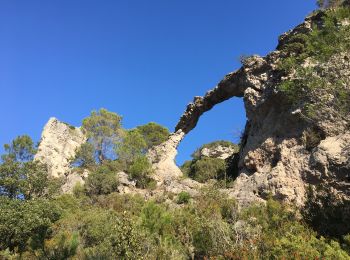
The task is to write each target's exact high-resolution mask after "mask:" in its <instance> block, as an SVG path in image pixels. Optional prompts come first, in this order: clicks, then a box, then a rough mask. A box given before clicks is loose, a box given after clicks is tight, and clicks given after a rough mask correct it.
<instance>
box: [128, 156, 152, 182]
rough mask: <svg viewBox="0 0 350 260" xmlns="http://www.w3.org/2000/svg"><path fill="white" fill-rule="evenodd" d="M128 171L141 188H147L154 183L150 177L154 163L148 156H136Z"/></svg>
mask: <svg viewBox="0 0 350 260" xmlns="http://www.w3.org/2000/svg"><path fill="white" fill-rule="evenodd" d="M128 172H129V174H130V177H131V179H133V180H136V186H137V187H139V188H147V187H149V185H153V183H154V181H152V179H151V178H150V174H151V173H152V165H151V163H150V162H149V160H148V159H147V157H146V156H139V157H138V158H136V159H135V160H134V162H133V163H132V164H131V166H130V168H129V170H128Z"/></svg>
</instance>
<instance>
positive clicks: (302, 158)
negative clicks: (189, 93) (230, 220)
mask: <svg viewBox="0 0 350 260" xmlns="http://www.w3.org/2000/svg"><path fill="white" fill-rule="evenodd" d="M321 17H322V12H320V13H319V14H317V15H311V16H310V17H307V18H306V19H305V21H304V23H302V24H300V25H299V26H297V27H296V28H295V29H293V30H291V31H289V32H287V33H285V34H283V35H282V36H281V37H280V39H279V45H278V47H277V50H276V51H274V52H272V53H270V54H269V55H267V56H266V57H259V56H253V57H250V58H248V59H246V60H245V61H244V62H243V66H242V68H241V69H239V70H237V71H235V72H233V73H230V74H228V75H227V76H225V77H224V79H223V80H222V81H221V82H220V83H219V84H218V86H216V87H215V88H214V89H212V90H210V91H208V92H207V93H206V94H205V95H204V96H203V97H198V96H197V97H195V98H194V100H193V102H192V103H190V104H189V105H188V106H187V108H186V110H185V112H184V114H183V115H182V116H181V118H180V120H179V123H178V124H177V126H176V128H175V131H176V133H179V132H180V133H184V134H187V133H188V132H189V131H191V130H192V129H193V128H194V127H195V126H196V124H197V122H198V120H199V118H200V116H201V115H202V114H203V113H205V112H206V111H208V110H210V109H211V108H212V107H213V106H215V105H216V104H218V103H220V102H223V101H225V100H227V99H229V98H232V97H243V99H244V103H245V108H246V115H247V124H246V128H245V131H244V136H243V139H242V140H241V148H240V152H239V162H238V165H237V167H238V171H239V175H238V177H237V179H236V181H235V184H234V187H233V188H232V189H230V190H226V192H227V193H228V195H229V196H232V197H234V198H236V199H237V200H238V201H239V202H240V203H243V204H244V203H250V202H252V201H263V200H264V199H266V197H267V195H268V194H269V193H271V194H272V195H273V196H274V197H275V198H278V199H280V200H283V201H286V202H289V203H294V204H296V205H302V204H303V203H304V201H305V192H306V187H307V186H308V185H317V184H326V185H328V186H331V187H332V188H334V190H335V192H337V193H338V194H340V195H342V196H346V197H350V189H349V181H350V161H349V155H350V146H349V143H350V140H349V135H350V131H349V125H350V118H349V116H350V115H348V116H340V113H339V111H338V110H337V107H336V106H334V104H336V97H334V96H331V95H330V94H329V93H322V92H320V93H318V95H322V98H323V100H325V102H326V106H325V108H324V111H325V112H324V114H323V115H320V117H319V119H318V120H317V122H313V124H312V125H313V126H314V127H316V128H317V129H318V130H317V131H318V132H319V133H321V135H322V140H321V142H320V143H319V144H318V145H316V147H314V148H312V149H307V147H306V145H305V132H306V131H307V130H308V129H310V125H311V123H310V122H309V121H308V120H307V118H305V115H304V114H303V113H302V109H301V107H300V108H295V107H294V108H292V107H291V106H290V105H289V104H288V102H287V100H286V98H285V97H283V94H282V93H281V92H279V90H278V88H277V86H278V84H279V83H280V82H282V81H283V80H285V79H286V78H283V77H281V73H280V71H279V70H278V62H279V61H280V59H281V58H283V57H284V55H285V53H284V52H283V51H281V49H282V48H283V46H284V45H285V44H287V43H288V42H289V41H290V39H292V37H291V36H293V35H295V34H298V33H307V32H310V31H311V30H312V28H313V26H312V25H313V24H314V25H317V26H322V24H321ZM341 25H342V26H348V25H347V24H341ZM349 57H350V54H349V53H343V54H342V55H338V56H336V57H333V59H331V60H330V61H329V62H328V63H326V64H312V63H310V62H309V61H306V62H305V64H304V66H305V67H311V66H313V67H314V70H315V71H323V72H324V73H327V75H334V77H335V78H341V79H342V81H343V82H345V84H346V87H348V88H350V65H349V62H348V60H349ZM292 76H293V75H290V77H292ZM301 103H302V102H301ZM182 138H184V136H183V135H182V136H181V138H180V139H178V141H179V142H180V141H181V140H182ZM170 142H171V141H170ZM177 145H178V143H176V145H175V146H172V149H170V150H169V154H167V153H168V150H167V149H164V150H162V152H161V153H162V154H163V155H162V156H163V157H164V158H167V159H166V160H163V163H162V164H161V168H160V170H158V168H157V167H156V168H155V170H156V172H157V173H156V176H157V179H159V180H162V179H163V177H164V176H165V175H173V176H179V174H178V170H177V169H175V168H174V163H173V161H172V160H173V159H174V158H175V156H174V155H176V152H175V151H174V149H175V148H176V147H177ZM165 146H166V145H165ZM155 150H157V148H155ZM164 153H166V154H164ZM170 165H171V167H170ZM163 169H167V170H163ZM170 171H173V173H174V174H172V173H170Z"/></svg>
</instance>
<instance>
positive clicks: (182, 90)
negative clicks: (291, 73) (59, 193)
mask: <svg viewBox="0 0 350 260" xmlns="http://www.w3.org/2000/svg"><path fill="white" fill-rule="evenodd" d="M315 2H316V1H314V0H288V1H287V0H283V1H281V0H267V1H261V0H252V1H238V0H237V1H235V0H217V1H205V0H204V1H203V0H200V1H199V0H147V1H145V0H124V1H120V0H103V1H97V0H94V1H92V0H74V1H72V0H56V1H44V0H41V1H37V0H30V1H19V0H0V90H1V103H0V106H1V123H0V144H1V145H2V144H4V143H8V142H10V141H11V140H12V139H13V138H15V137H16V136H18V135H22V134H29V135H30V136H31V137H32V138H33V139H34V140H36V141H38V140H39V139H40V133H41V130H42V128H43V126H44V124H45V123H46V121H47V120H48V119H49V117H51V116H55V117H57V118H58V119H60V120H62V121H66V122H68V123H70V124H73V125H76V126H79V125H80V123H81V120H82V119H83V118H84V117H86V116H88V115H89V113H90V111H91V110H93V109H98V108H100V107H104V108H107V109H108V110H111V111H114V112H117V113H118V114H120V115H122V116H123V117H124V119H123V122H124V126H125V127H126V128H132V127H135V126H137V125H140V124H144V123H147V122H149V121H155V122H157V123H160V124H162V125H165V126H166V127H168V128H169V129H170V130H171V131H172V130H173V129H174V126H175V125H176V123H177V121H178V119H179V116H180V115H181V114H182V112H183V111H184V109H185V107H186V105H187V103H188V102H190V101H191V100H192V98H193V96H196V95H203V94H204V93H205V92H206V91H207V90H208V89H210V88H212V87H214V86H215V85H216V83H217V82H218V81H220V79H221V78H222V77H223V76H224V75H225V74H227V73H228V72H231V71H233V70H235V69H237V68H238V67H239V62H238V57H239V56H240V55H241V54H260V55H265V54H267V53H268V52H269V51H271V50H273V49H274V48H275V47H276V44H277V37H278V35H280V34H281V33H283V32H285V31H287V30H289V29H290V28H292V27H293V26H295V25H297V24H299V23H300V22H302V21H303V19H304V17H305V16H306V15H307V14H309V13H310V12H311V11H312V10H314V9H315ZM244 124H245V112H244V108H243V104H242V101H241V100H239V99H232V100H230V101H228V102H225V103H223V104H221V105H219V106H217V107H215V108H214V109H213V110H212V111H210V112H208V113H207V114H205V115H204V116H203V117H202V118H201V120H200V121H199V123H198V126H197V128H196V129H195V130H194V131H193V132H191V133H190V134H189V135H188V136H187V137H186V138H185V140H184V141H183V143H182V144H181V145H180V148H179V155H178V162H179V163H182V162H183V161H184V160H185V159H188V158H189V156H190V154H191V153H192V152H193V150H195V149H196V148H197V147H198V146H200V145H201V144H203V143H207V142H210V141H213V140H218V139H226V140H231V141H237V137H238V136H239V132H240V130H241V129H242V128H243V127H244ZM0 151H2V150H0Z"/></svg>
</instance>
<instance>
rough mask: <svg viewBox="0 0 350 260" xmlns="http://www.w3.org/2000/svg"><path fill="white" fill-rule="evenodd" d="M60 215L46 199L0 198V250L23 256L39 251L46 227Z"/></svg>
mask: <svg viewBox="0 0 350 260" xmlns="http://www.w3.org/2000/svg"><path fill="white" fill-rule="evenodd" d="M60 215H61V212H60V210H59V208H57V207H56V206H55V205H54V204H53V203H51V202H50V201H47V200H32V201H31V200H30V201H21V200H12V199H8V198H5V197H0V223H1V224H0V250H5V249H7V248H8V249H9V250H10V251H11V252H19V253H23V252H24V251H26V250H29V249H36V248H41V247H42V246H43V243H44V240H45V238H46V237H47V235H48V233H49V230H50V226H51V225H52V223H54V222H55V221H57V220H58V219H59V217H60Z"/></svg>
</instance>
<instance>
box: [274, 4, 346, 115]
mask: <svg viewBox="0 0 350 260" xmlns="http://www.w3.org/2000/svg"><path fill="white" fill-rule="evenodd" d="M341 2H342V1H326V2H324V1H322V3H320V4H321V5H322V6H323V5H325V4H328V5H330V6H331V7H334V6H337V5H339V4H340V3H341ZM318 12H319V13H318V15H319V16H320V20H321V21H322V25H321V26H320V25H319V24H317V23H315V24H313V27H312V31H311V32H310V33H298V34H295V35H292V36H291V37H290V38H289V39H288V41H287V42H286V43H284V44H283V45H281V46H280V51H282V52H283V53H284V58H283V59H282V60H281V61H280V69H281V71H282V72H283V73H284V76H288V75H292V76H291V77H290V76H288V77H289V79H284V80H283V82H282V83H281V84H280V85H279V86H278V87H279V89H280V90H281V91H282V92H284V93H285V94H286V96H287V97H288V98H289V100H290V101H291V102H292V103H293V104H294V105H295V106H296V107H298V108H299V107H301V108H302V110H303V113H304V115H305V118H306V119H308V120H309V121H317V120H318V119H319V118H323V117H322V116H323V115H324V114H325V113H329V109H328V108H330V107H331V108H334V109H335V110H336V111H337V113H338V114H339V116H343V117H344V116H347V115H348V114H349V112H350V102H349V100H350V89H349V87H348V84H349V82H347V81H346V79H342V78H339V77H338V75H337V74H336V73H335V72H334V71H332V68H330V66H329V65H327V63H328V62H331V64H333V65H332V66H337V65H340V66H342V68H341V69H343V70H344V69H349V68H348V66H349V64H348V62H347V60H348V59H349V57H348V55H349V49H350V25H349V24H348V22H349V19H350V8H349V7H348V6H344V7H338V8H333V9H327V10H323V11H318ZM342 60H343V62H344V64H341V63H340V64H339V62H340V61H342Z"/></svg>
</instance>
